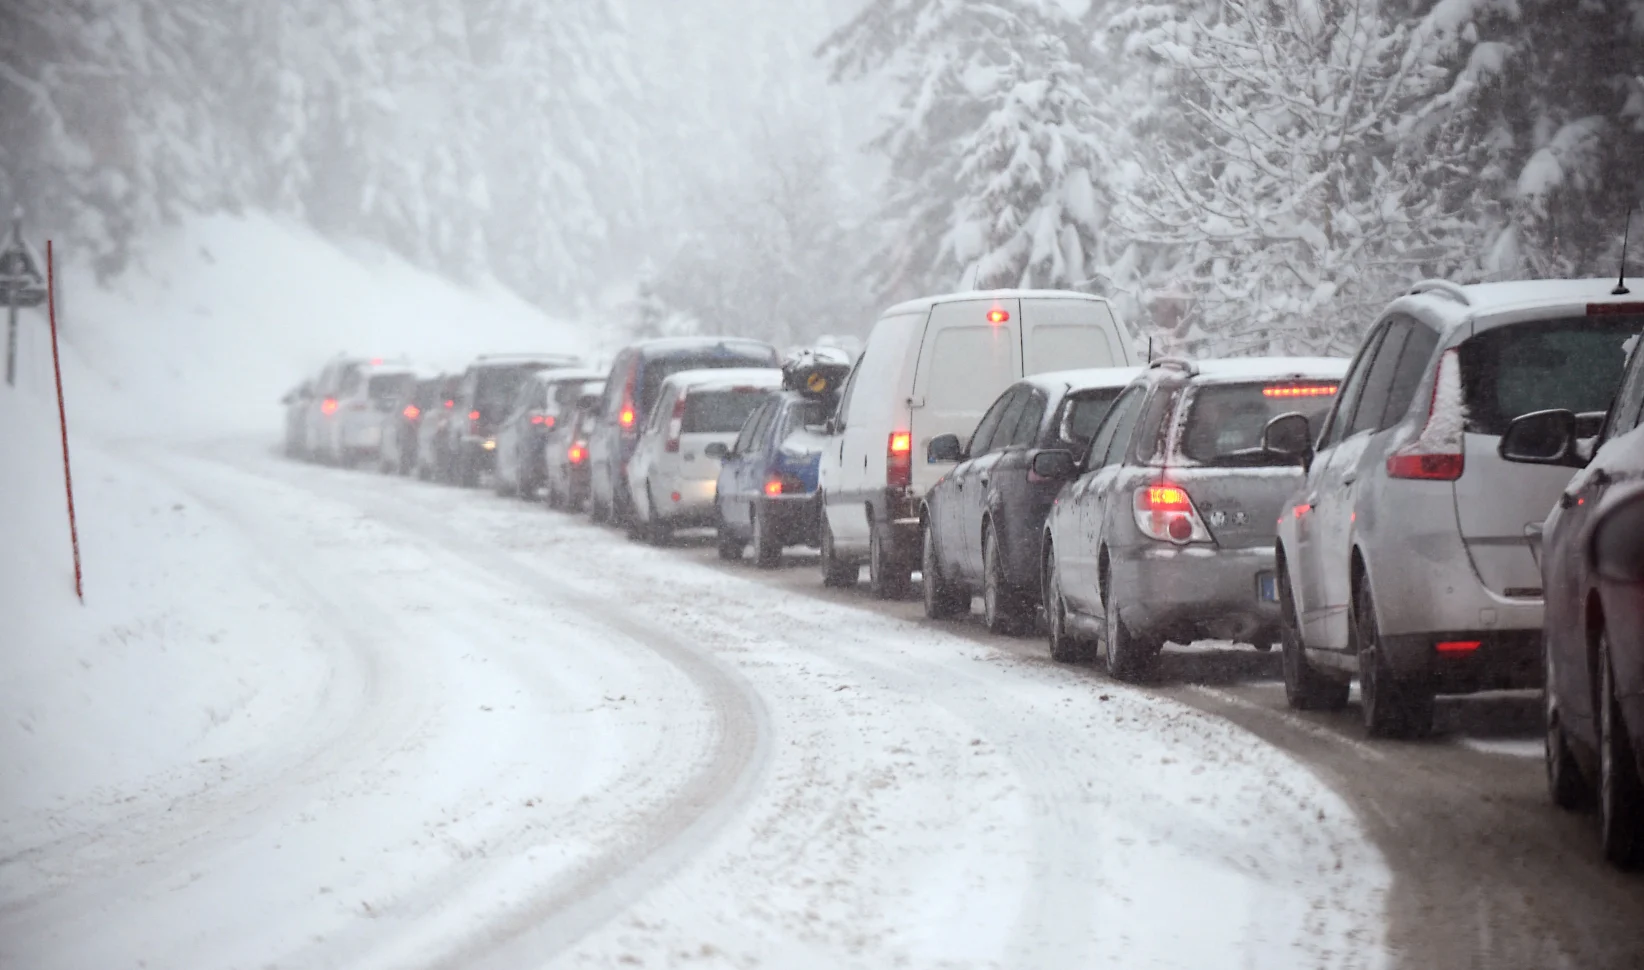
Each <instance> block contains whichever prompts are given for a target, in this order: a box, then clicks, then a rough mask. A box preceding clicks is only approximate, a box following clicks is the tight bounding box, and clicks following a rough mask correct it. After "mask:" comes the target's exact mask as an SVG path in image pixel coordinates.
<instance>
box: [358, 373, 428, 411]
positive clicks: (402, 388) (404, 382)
mask: <svg viewBox="0 0 1644 970" xmlns="http://www.w3.org/2000/svg"><path fill="white" fill-rule="evenodd" d="M416 380H417V378H416V375H414V374H376V375H374V376H372V378H371V379H370V381H368V382H367V383H366V391H365V392H366V394H368V395H370V397H371V400H373V401H375V402H376V403H378V404H392V403H393V402H395V401H398V400H399V399H400V398H402V397H404V396H405V394H406V392H407V391H409V390H411V385H412V384H415V383H416Z"/></svg>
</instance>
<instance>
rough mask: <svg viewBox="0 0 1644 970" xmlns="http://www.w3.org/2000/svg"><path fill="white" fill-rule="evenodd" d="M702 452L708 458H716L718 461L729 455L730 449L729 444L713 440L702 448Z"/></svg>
mask: <svg viewBox="0 0 1644 970" xmlns="http://www.w3.org/2000/svg"><path fill="white" fill-rule="evenodd" d="M702 454H704V455H706V456H707V457H709V458H718V459H719V460H720V461H724V460H725V459H727V458H729V457H731V449H730V446H729V445H727V444H725V442H723V441H715V442H713V443H711V444H709V445H708V447H706V448H704V449H702Z"/></svg>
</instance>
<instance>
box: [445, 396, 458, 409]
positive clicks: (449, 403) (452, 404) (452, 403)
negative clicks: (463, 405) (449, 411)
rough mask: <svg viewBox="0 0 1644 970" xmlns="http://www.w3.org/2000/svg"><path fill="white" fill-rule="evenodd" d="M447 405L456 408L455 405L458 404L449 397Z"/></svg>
mask: <svg viewBox="0 0 1644 970" xmlns="http://www.w3.org/2000/svg"><path fill="white" fill-rule="evenodd" d="M445 406H446V407H448V408H454V407H456V406H457V402H455V401H453V400H450V399H449V398H447V399H446V401H445Z"/></svg>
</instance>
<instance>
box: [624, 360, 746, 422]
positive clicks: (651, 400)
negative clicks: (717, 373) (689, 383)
mask: <svg viewBox="0 0 1644 970" xmlns="http://www.w3.org/2000/svg"><path fill="white" fill-rule="evenodd" d="M775 366H776V358H775V356H774V355H772V354H758V353H746V352H743V351H739V350H730V349H726V350H718V349H716V350H714V351H712V352H709V351H705V350H704V351H693V352H690V353H679V354H668V355H666V356H659V357H650V358H647V359H646V361H645V379H644V383H643V384H642V386H641V387H640V389H639V411H640V413H641V414H648V413H650V410H651V408H652V406H654V405H655V404H656V396H657V393H658V392H659V391H661V390H662V382H663V381H665V380H667V379H668V377H669V376H670V375H673V374H678V373H679V372H680V371H687V370H719V369H721V368H725V367H775Z"/></svg>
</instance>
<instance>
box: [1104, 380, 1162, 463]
mask: <svg viewBox="0 0 1644 970" xmlns="http://www.w3.org/2000/svg"><path fill="white" fill-rule="evenodd" d="M1159 390H1160V389H1159V388H1149V389H1148V391H1147V392H1145V393H1143V394H1140V395H1138V396H1137V401H1136V404H1135V406H1134V407H1131V408H1128V409H1127V410H1125V411H1122V412H1120V414H1119V418H1118V420H1119V422H1121V424H1120V425H1116V426H1115V429H1114V432H1113V438H1112V440H1111V441H1110V442H1109V443H1108V446H1107V455H1106V456H1104V458H1103V461H1102V464H1101V466H1100V467H1102V468H1107V467H1108V466H1110V465H1119V464H1123V463H1124V462H1125V460H1126V458H1128V457H1129V455H1130V451H1131V443H1132V441H1133V439H1134V438H1135V437H1136V428H1137V427H1138V426H1140V425H1141V423H1142V415H1143V414H1144V413H1145V412H1146V411H1147V405H1148V403H1149V402H1150V401H1151V400H1152V399H1153V398H1154V397H1156V396H1157V394H1158V393H1159ZM1113 403H1114V405H1115V406H1117V405H1118V404H1119V403H1120V402H1119V401H1114V402H1113ZM1132 414H1134V415H1135V416H1134V417H1130V416H1131V415H1132ZM1127 418H1128V419H1129V420H1130V427H1128V428H1125V427H1123V426H1122V422H1124V421H1125V420H1126V419H1127ZM1121 435H1122V436H1123V437H1122V438H1121Z"/></svg>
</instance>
